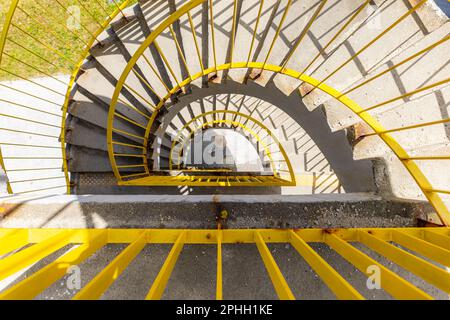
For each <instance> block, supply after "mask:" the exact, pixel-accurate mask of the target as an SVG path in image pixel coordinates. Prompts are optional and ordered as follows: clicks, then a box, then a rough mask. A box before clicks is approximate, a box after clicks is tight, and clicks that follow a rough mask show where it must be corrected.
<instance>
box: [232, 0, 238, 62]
mask: <svg viewBox="0 0 450 320" xmlns="http://www.w3.org/2000/svg"><path fill="white" fill-rule="evenodd" d="M232 20H233V22H232V24H231V38H230V42H231V47H230V66H231V67H232V66H233V53H234V45H235V44H234V43H235V41H236V31H237V25H236V21H237V0H233V18H232Z"/></svg>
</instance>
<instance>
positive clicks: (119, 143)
mask: <svg viewBox="0 0 450 320" xmlns="http://www.w3.org/2000/svg"><path fill="white" fill-rule="evenodd" d="M111 144H117V145H119V146H124V147H130V148H138V149H144V147H143V146H139V145H137V144H131V143H124V142H118V141H111Z"/></svg>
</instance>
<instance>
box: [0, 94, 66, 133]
mask: <svg viewBox="0 0 450 320" xmlns="http://www.w3.org/2000/svg"><path fill="white" fill-rule="evenodd" d="M0 102H6V103H9V104H13V105H15V106H19V107H22V108H26V109H29V110H33V111H37V112H42V113H45V114H49V115H52V116H55V117H61V115H60V114H57V113H53V112H49V111H45V110H42V109H39V108H33V107H30V106H27V105H24V104H21V103H17V102H13V101H10V100H5V99H0ZM57 127H58V128H59V126H57Z"/></svg>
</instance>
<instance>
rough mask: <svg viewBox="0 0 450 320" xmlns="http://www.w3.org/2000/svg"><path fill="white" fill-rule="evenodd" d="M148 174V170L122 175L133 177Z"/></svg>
mask: <svg viewBox="0 0 450 320" xmlns="http://www.w3.org/2000/svg"><path fill="white" fill-rule="evenodd" d="M146 174H148V172H141V173H133V174H127V175H123V176H121V177H122V178H123V179H126V178H131V177H138V176H142V175H146Z"/></svg>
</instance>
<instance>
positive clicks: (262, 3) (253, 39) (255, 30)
mask: <svg viewBox="0 0 450 320" xmlns="http://www.w3.org/2000/svg"><path fill="white" fill-rule="evenodd" d="M263 6H264V0H260V1H259V9H258V15H257V16H256V22H255V29H254V30H253V35H252V41H251V42H250V48H249V50H248V57H247V65H248V64H249V63H250V59H251V56H252V51H253V46H254V45H255V40H256V34H257V33H258V26H259V21H260V20H261V14H262V9H263Z"/></svg>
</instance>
